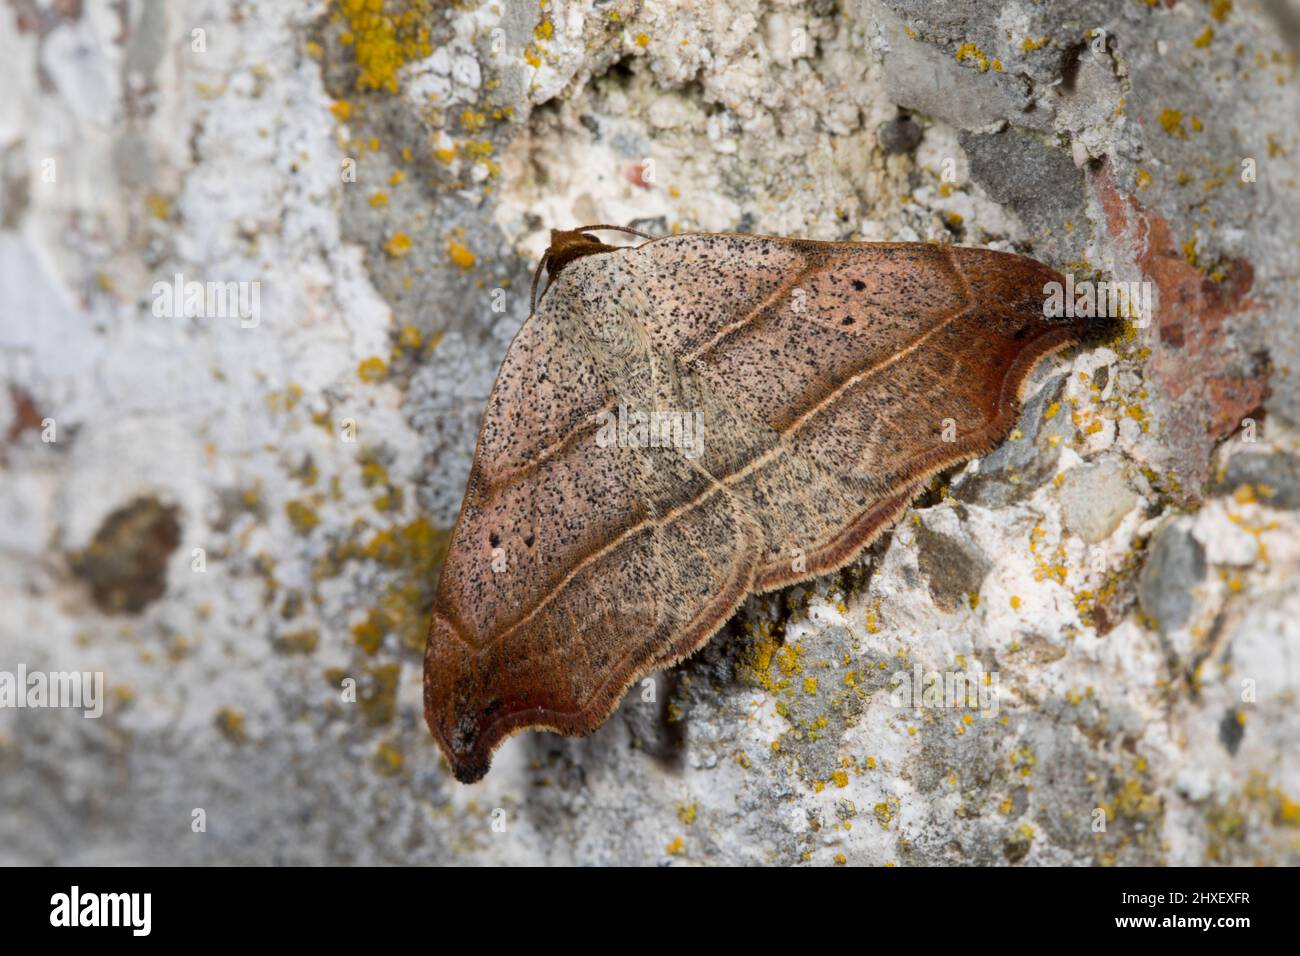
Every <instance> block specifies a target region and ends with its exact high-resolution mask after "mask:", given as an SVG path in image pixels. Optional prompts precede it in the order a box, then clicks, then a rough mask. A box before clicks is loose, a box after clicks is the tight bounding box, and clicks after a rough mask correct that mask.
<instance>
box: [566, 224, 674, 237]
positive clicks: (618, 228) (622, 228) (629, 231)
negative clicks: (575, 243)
mask: <svg viewBox="0 0 1300 956" xmlns="http://www.w3.org/2000/svg"><path fill="white" fill-rule="evenodd" d="M589 229H612V230H614V231H615V232H626V233H627V234H629V235H632V236H640V237H641V238H642V239H654V238H656V237H655V236H652V235H650V234H649V233H648V232H642V231H641V230H640V229H632V228H630V227H628V226H612V225H609V224H604V225H600V226H579V227H578V229H577V231H578V232H586V231H588V230H589Z"/></svg>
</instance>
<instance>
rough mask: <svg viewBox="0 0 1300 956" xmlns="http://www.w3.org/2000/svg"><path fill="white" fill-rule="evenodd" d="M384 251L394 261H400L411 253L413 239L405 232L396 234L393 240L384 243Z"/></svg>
mask: <svg viewBox="0 0 1300 956" xmlns="http://www.w3.org/2000/svg"><path fill="white" fill-rule="evenodd" d="M384 251H385V252H386V253H388V254H389V255H390V256H392V257H393V258H394V259H400V258H401V257H402V256H404V255H406V254H407V253H408V252H410V251H411V237H410V236H408V235H407V234H406V233H404V232H395V233H393V235H392V238H391V239H389V240H388V241H387V242H386V243H384Z"/></svg>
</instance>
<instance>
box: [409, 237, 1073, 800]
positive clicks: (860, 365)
mask: <svg viewBox="0 0 1300 956" xmlns="http://www.w3.org/2000/svg"><path fill="white" fill-rule="evenodd" d="M605 229H620V230H622V231H624V232H629V233H631V234H633V235H635V236H638V237H640V238H642V239H644V240H646V241H644V242H642V243H640V244H638V245H632V246H615V245H608V244H606V243H604V242H601V241H600V240H599V239H598V238H596V237H595V236H594V235H593V233H594V232H596V231H599V230H605ZM543 268H545V269H546V273H547V279H548V281H547V285H546V287H545V289H544V290H543V293H542V296H541V300H540V302H538V301H537V294H536V290H537V282H538V278H539V276H540V273H541V271H542V269H543ZM1063 281H1064V279H1063V277H1062V276H1061V275H1060V274H1059V273H1057V272H1055V271H1054V270H1052V269H1050V268H1048V267H1047V266H1045V265H1043V264H1041V263H1039V262H1036V261H1034V260H1032V259H1027V258H1024V257H1022V256H1017V255H1012V254H1009V253H1003V252H993V251H988V250H983V249H970V248H958V247H953V246H943V245H932V244H925V243H865V242H817V241H812V240H805V239H782V238H774V237H770V236H750V235H741V234H693V235H676V236H666V237H663V238H653V237H650V236H646V235H645V234H644V233H639V232H636V231H635V230H626V229H622V227H618V226H585V227H582V228H581V229H577V230H571V231H570V230H552V232H551V242H550V247H549V248H548V249H547V251H546V253H545V255H544V256H543V258H542V261H541V262H540V263H539V264H538V269H537V273H536V274H535V275H534V278H533V298H534V307H533V311H532V313H531V315H530V316H529V318H528V319H527V320H526V321H525V322H524V324H523V325H522V327H521V328H520V330H519V332H518V334H517V335H516V336H515V338H514V340H513V341H512V342H511V344H510V347H509V349H508V351H507V353H506V356H505V360H504V362H503V364H502V366H501V370H500V372H499V374H498V375H497V379H496V384H495V385H494V387H493V389H492V393H491V395H490V397H489V399H488V404H487V410H486V412H485V414H484V416H483V423H482V427H481V429H480V431H479V437H478V448H477V450H476V451H475V455H474V463H473V467H472V470H471V473H470V478H469V484H468V487H467V488H466V491H465V498H464V503H463V504H462V505H461V511H460V516H459V518H458V519H457V522H456V526H455V530H454V531H453V533H452V538H451V543H450V547H449V550H448V553H447V558H446V562H445V564H444V566H443V569H442V574H441V578H440V579H439V581H438V586H437V591H436V595H435V599H434V607H433V614H432V619H431V621H430V625H429V639H428V645H427V649H426V652H425V660H424V708H425V719H426V721H427V723H428V725H429V729H430V731H431V732H432V733H433V736H434V737H435V738H436V739H437V742H438V745H439V747H440V748H441V750H442V753H443V754H444V755H445V757H446V758H447V761H448V762H449V763H450V765H451V769H452V772H453V773H454V774H455V776H456V778H457V779H458V780H461V781H463V782H472V781H475V780H478V779H480V778H481V777H482V776H483V775H484V774H485V773H487V770H488V767H489V764H490V761H491V757H492V753H493V752H494V751H495V749H496V748H497V747H498V746H499V745H500V744H501V743H502V741H504V740H505V739H506V738H507V737H509V736H510V735H512V734H514V733H517V732H519V731H522V730H525V729H528V728H533V729H541V730H549V731H553V732H555V733H560V734H587V733H590V732H592V731H593V730H595V729H596V728H597V727H599V726H600V725H601V724H602V723H603V722H604V721H605V720H606V719H607V718H608V717H609V715H610V714H611V713H612V712H613V710H614V709H615V707H616V706H617V705H618V702H619V700H620V699H621V697H622V696H623V694H624V692H625V691H626V690H627V689H628V687H629V686H630V685H631V684H633V683H634V682H635V681H637V680H639V679H640V678H642V677H644V676H645V675H646V674H648V673H650V672H652V671H655V670H658V669H660V668H664V667H667V666H669V665H671V664H673V663H675V662H677V661H680V660H681V659H682V658H684V657H686V656H687V655H689V654H691V653H692V652H693V651H695V650H697V649H699V648H700V647H701V646H702V645H703V644H704V643H705V642H707V641H708V640H709V638H710V637H711V636H712V635H713V634H714V633H715V632H716V631H717V630H718V628H719V627H720V626H721V625H722V624H724V623H725V622H726V621H727V619H728V618H729V617H730V616H731V614H732V613H733V612H734V611H735V610H736V608H737V607H738V606H739V605H740V603H741V602H742V601H743V600H744V599H745V598H746V596H748V595H750V594H755V593H758V592H763V591H770V590H772V589H775V588H781V587H785V586H786V585H789V584H793V583H795V582H798V581H802V580H806V579H808V578H812V577H815V576H817V575H822V574H826V573H828V572H830V571H833V570H835V569H837V568H839V567H841V566H842V565H844V564H846V563H847V562H849V561H851V560H853V558H854V557H855V556H856V555H857V554H858V553H859V552H860V551H861V550H862V549H863V548H864V547H866V546H867V545H868V544H870V543H871V542H872V541H873V540H874V539H875V538H876V537H878V536H879V535H880V534H881V532H882V531H884V530H885V529H887V528H889V527H890V526H891V525H892V524H893V523H894V522H895V521H896V520H897V518H898V517H899V516H900V515H901V514H902V513H903V511H904V510H905V509H906V508H907V506H908V505H909V504H910V503H911V501H912V500H913V499H914V498H915V497H916V496H917V494H918V493H919V492H920V491H921V490H922V489H923V488H924V486H925V484H926V482H927V480H928V479H929V478H930V477H931V476H933V475H934V474H935V473H936V472H938V471H940V470H942V469H944V468H947V467H949V466H951V465H953V464H956V463H958V462H961V461H964V460H967V459H970V458H973V457H976V456H979V455H982V454H984V453H986V452H988V451H989V450H991V449H992V448H993V447H994V446H995V445H997V444H998V443H999V442H1000V441H1001V440H1002V439H1003V438H1005V437H1006V435H1007V433H1008V431H1010V429H1011V427H1012V425H1013V424H1014V422H1015V421H1016V418H1017V415H1018V413H1019V408H1020V398H1021V389H1022V388H1023V386H1024V383H1025V380H1026V378H1027V376H1028V375H1029V373H1030V371H1031V370H1032V369H1033V368H1034V366H1035V365H1036V364H1037V363H1038V362H1039V361H1040V360H1041V359H1042V358H1043V357H1044V356H1046V355H1048V354H1049V353H1051V352H1054V351H1056V350H1058V349H1061V348H1063V347H1065V346H1068V345H1071V344H1074V343H1077V342H1079V341H1080V340H1081V339H1082V338H1083V336H1084V334H1085V331H1086V328H1085V326H1086V325H1087V324H1088V320H1086V319H1068V320H1067V319H1061V318H1047V317H1045V315H1044V308H1043V303H1044V298H1045V289H1046V288H1048V287H1049V283H1053V282H1056V283H1061V282H1063Z"/></svg>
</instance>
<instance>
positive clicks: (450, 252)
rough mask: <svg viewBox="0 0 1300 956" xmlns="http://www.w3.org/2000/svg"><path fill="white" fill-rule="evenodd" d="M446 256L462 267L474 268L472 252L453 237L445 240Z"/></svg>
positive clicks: (466, 268)
mask: <svg viewBox="0 0 1300 956" xmlns="http://www.w3.org/2000/svg"><path fill="white" fill-rule="evenodd" d="M447 257H448V258H449V259H451V261H452V262H453V263H454V264H455V265H457V266H459V267H460V268H462V269H465V270H467V271H468V270H469V269H472V268H474V253H472V252H470V251H469V249H467V248H466V247H465V246H463V245H461V244H460V243H459V242H456V241H455V240H454V239H453V240H449V241H448V242H447Z"/></svg>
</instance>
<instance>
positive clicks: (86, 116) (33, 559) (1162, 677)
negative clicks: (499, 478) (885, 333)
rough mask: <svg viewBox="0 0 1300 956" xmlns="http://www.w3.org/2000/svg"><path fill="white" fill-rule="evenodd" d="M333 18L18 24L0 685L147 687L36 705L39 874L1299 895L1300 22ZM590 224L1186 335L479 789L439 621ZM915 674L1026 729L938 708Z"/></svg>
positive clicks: (77, 1)
mask: <svg viewBox="0 0 1300 956" xmlns="http://www.w3.org/2000/svg"><path fill="white" fill-rule="evenodd" d="M298 6H299V5H298V4H291V3H269V2H260V3H250V2H230V3H224V2H218V3H206V4H199V3H175V4H171V3H168V4H164V3H155V2H139V0H137V2H128V3H124V4H109V3H102V2H94V0H85V2H81V0H54V2H45V0H11V2H10V3H8V4H6V5H5V6H4V7H3V9H0V63H3V67H0V69H2V70H3V77H4V88H5V90H6V93H5V96H4V97H3V99H0V478H2V479H3V494H0V513H2V515H3V517H2V519H0V608H2V611H0V670H8V671H13V670H15V669H16V668H17V667H18V666H19V665H20V664H22V665H24V666H25V667H26V668H28V669H29V670H33V671H35V670H46V671H49V670H74V669H75V670H88V671H102V672H103V673H104V675H105V681H106V685H105V693H106V697H107V701H106V704H105V711H104V715H103V716H102V717H101V718H100V719H97V720H87V719H83V718H82V716H81V714H80V712H78V711H75V710H10V709H5V710H0V806H2V807H3V810H2V812H0V861H4V862H52V861H56V860H57V861H67V862H98V863H104V862H132V863H143V862H176V863H200V862H255V863H274V862H308V863H316V862H366V863H371V862H408V863H434V862H466V863H496V862H548V863H574V862H581V863H614V862H621V863H662V862H677V863H690V862H729V863H797V862H800V861H807V862H810V863H815V864H831V863H833V862H840V863H843V862H848V863H855V864H889V863H893V864H946V863H960V864H1004V863H1013V864H1021V865H1029V864H1047V863H1094V862H1096V863H1107V864H1109V863H1119V864H1128V863H1175V864H1179V863H1198V862H1207V861H1209V862H1220V863H1233V864H1249V863H1292V864H1294V863H1296V862H1300V802H1298V801H1300V708H1297V706H1296V705H1297V700H1296V695H1297V691H1300V592H1298V590H1297V587H1296V585H1297V581H1298V580H1300V513H1298V510H1297V509H1300V459H1298V458H1297V456H1298V455H1300V434H1298V433H1297V431H1296V430H1295V429H1296V422H1297V421H1300V352H1298V351H1297V350H1298V349H1300V335H1298V334H1297V331H1298V329H1297V325H1298V323H1297V296H1296V294H1297V275H1298V274H1300V270H1298V269H1297V258H1298V254H1300V244H1298V237H1300V233H1298V231H1297V228H1296V223H1295V216H1296V213H1297V209H1298V208H1300V207H1298V205H1297V181H1296V176H1297V160H1296V157H1297V155H1300V142H1297V138H1296V127H1295V122H1294V120H1295V117H1296V116H1297V115H1300V101H1298V97H1297V93H1296V85H1295V76H1294V74H1295V45H1294V44H1295V43H1296V40H1297V36H1296V30H1295V26H1294V24H1295V22H1296V19H1297V15H1296V8H1295V6H1294V4H1288V3H1284V2H1282V0H1276V2H1273V3H1257V2H1243V0H1211V2H1208V3H1207V2H1201V0H1160V2H1156V0H1148V2H1141V0H1085V2H1067V0H1045V2H1033V3H1031V2H1028V0H1008V2H983V0H979V2H977V0H948V2H920V0H841V2H838V3H837V2H831V0H818V2H813V3H807V4H799V3H786V2H778V0H730V2H727V3H725V4H722V3H719V4H711V3H708V4H706V3H692V2H685V0H661V2H636V0H597V2H595V3H593V2H592V0H584V2H561V0H549V2H548V0H543V2H542V3H541V4H540V5H539V4H538V3H535V2H531V0H530V2H500V3H490V2H484V3H474V2H460V3H456V4H454V5H451V6H444V5H442V4H435V3H429V2H419V0H408V2H403V0H386V2H384V3H382V4H381V3H379V2H378V0H340V2H337V3H330V4H328V5H326V4H318V5H316V6H315V7H314V8H312V9H309V10H306V11H301V10H298V9H297V8H298ZM376 9H382V11H383V12H382V14H378V13H376V12H375V10H376ZM587 222H622V223H632V224H637V225H639V226H641V227H642V228H647V229H650V230H653V231H656V232H666V231H669V230H717V231H721V230H732V229H735V230H743V231H749V232H755V233H767V234H776V235H791V236H795V235H798V236H807V237H810V238H818V239H863V240H885V239H890V240H937V241H942V242H957V243H963V244H973V245H984V246H989V247H992V248H998V249H1009V250H1015V251H1019V252H1023V253H1026V254H1029V255H1033V256H1035V257H1037V258H1039V259H1042V260H1043V261H1045V262H1047V263H1049V264H1051V265H1052V266H1054V267H1056V268H1059V269H1062V270H1064V271H1072V272H1073V273H1074V274H1075V276H1076V277H1077V278H1078V279H1080V280H1084V279H1101V280H1108V281H1125V282H1129V281H1145V282H1149V283H1150V288H1151V289H1152V290H1153V298H1154V318H1153V320H1152V321H1150V322H1143V321H1142V320H1141V319H1140V318H1137V319H1135V320H1131V321H1129V322H1128V323H1127V326H1126V330H1125V333H1124V335H1122V336H1121V337H1119V338H1118V339H1116V340H1114V341H1112V342H1109V343H1107V344H1106V345H1105V346H1104V347H1096V348H1090V349H1082V350H1078V351H1076V352H1071V353H1066V354H1063V355H1060V356H1057V357H1055V358H1054V359H1053V360H1052V361H1051V362H1050V363H1048V364H1047V365H1046V366H1045V367H1044V368H1043V369H1041V370H1040V373H1039V374H1038V376H1037V378H1036V386H1035V388H1036V390H1035V392H1034V394H1033V397H1032V398H1031V399H1030V400H1029V401H1028V403H1027V407H1026V410H1025V413H1024V416H1023V420H1022V422H1021V423H1020V426H1019V427H1018V429H1017V430H1016V431H1015V432H1014V433H1013V435H1012V437H1011V440H1009V441H1008V442H1007V443H1006V444H1005V445H1004V446H1003V447H1002V448H1000V449H999V450H997V451H996V452H995V453H993V454H991V455H990V456H988V457H987V458H986V459H984V460H983V461H982V462H979V463H976V464H973V465H971V466H969V467H967V468H964V469H958V470H957V471H956V472H954V473H952V474H949V475H946V476H943V477H942V479H941V480H940V481H939V482H937V483H936V485H935V487H934V488H933V489H932V490H931V491H930V492H929V493H928V494H927V495H926V496H925V497H924V498H923V499H922V500H921V501H920V502H918V503H917V505H916V507H915V508H914V509H913V510H912V511H910V512H909V513H908V515H907V516H906V517H905V518H904V519H903V521H902V523H901V524H900V526H899V528H898V529H897V531H896V532H895V533H893V534H892V535H890V536H887V537H886V538H885V539H884V540H883V541H881V542H880V543H878V544H877V545H876V546H874V547H873V548H872V549H870V552H869V553H868V554H866V555H864V556H863V558H862V560H861V561H860V562H859V563H858V564H857V565H856V566H855V567H854V568H852V569H851V570H850V571H848V572H846V573H845V574H843V575H836V576H835V577H834V578H832V579H826V580H821V581H817V582H815V583H812V584H810V585H809V586H807V587H797V588H794V589H791V590H790V591H788V592H785V593H782V594H778V595H774V596H769V597H767V598H764V599H761V600H754V601H752V602H751V603H750V604H749V605H748V606H747V607H746V608H745V609H744V610H743V611H742V612H741V613H740V614H739V615H738V617H737V618H736V620H735V621H734V622H733V623H732V625H730V626H729V627H728V628H727V629H725V630H724V631H723V632H722V633H721V634H720V635H719V636H718V637H717V638H715V639H714V641H713V642H712V643H711V644H710V645H709V647H707V648H706V649H705V651H704V652H702V653H701V654H700V655H698V656H697V657H696V658H695V659H693V660H691V661H689V662H687V663H686V664H684V665H682V666H680V667H677V668H675V669H674V670H672V671H671V672H669V673H666V674H663V675H660V677H659V679H658V680H657V682H656V684H655V685H654V690H655V694H654V700H653V701H652V702H651V701H645V700H643V699H642V697H643V692H642V690H641V689H639V688H638V689H635V690H634V691H633V693H632V694H631V695H630V697H629V699H628V700H627V701H626V702H625V704H624V705H623V708H622V709H621V711H620V712H619V713H618V714H616V715H615V717H614V718H613V719H611V720H610V721H609V723H607V724H606V725H605V726H604V727H603V728H602V729H601V731H599V732H598V733H597V734H596V735H594V736H593V737H590V738H586V739H581V740H565V739H559V738H555V737H552V736H549V735H536V734H528V735H524V736H522V737H518V738H516V739H514V740H512V741H511V742H510V743H508V744H507V745H506V747H505V748H504V749H503V750H502V751H501V752H500V753H499V754H498V757H497V760H496V764H495V766H494V769H493V771H492V773H491V774H490V775H489V777H488V778H487V779H486V780H485V781H484V782H482V783H480V784H477V785H475V786H472V787H463V786H460V785H458V784H456V783H455V782H454V781H452V780H451V779H450V777H449V775H448V774H447V773H446V772H445V769H444V768H443V767H442V766H441V765H440V759H439V757H438V754H437V752H436V749H435V748H434V746H433V743H432V741H431V739H430V738H429V736H428V734H427V732H426V730H425V728H424V725H423V720H422V717H421V713H420V660H421V646H422V642H423V637H424V628H425V623H426V615H427V611H428V606H429V602H430V598H431V594H432V589H433V586H434V583H435V580H436V575H437V568H438V566H439V562H440V560H441V555H442V550H443V548H444V547H445V541H446V536H447V529H448V528H449V527H450V526H451V523H452V522H453V521H454V519H455V516H456V511H457V508H458V506H459V502H460V496H461V492H462V489H463V486H464V481H465V478H466V475H467V473H468V468H469V462H470V456H471V453H472V450H473V444H474V439H475V434H476V430H477V425H478V420H479V417H480V415H481V412H482V407H483V403H484V400H485V397H486V395H487V392H488V390H489V388H490V386H491V383H492V379H493V376H494V373H495V369H496V367H497V365H498V364H499V362H500V360H501V357H502V355H503V353H504V350H505V348H506V345H507V344H508V342H509V340H510V338H511V336H512V335H513V333H514V331H515V330H516V329H517V328H518V327H519V324H520V323H521V322H522V321H523V319H524V318H525V316H526V315H527V311H528V303H527V286H528V279H529V273H530V270H531V267H532V265H533V263H534V262H535V260H536V257H537V255H538V254H539V253H540V251H541V250H542V249H543V247H544V246H545V244H546V236H547V230H548V229H549V228H551V227H552V226H558V227H568V226H573V225H577V224H581V223H587ZM178 275H179V276H181V277H183V278H182V279H181V280H180V281H182V282H186V281H197V282H203V283H218V282H219V283H225V282H235V283H246V285H244V286H242V287H235V288H236V289H240V288H242V289H243V291H244V292H245V294H246V296H248V298H246V299H245V302H244V304H245V305H246V306H248V308H246V309H245V311H244V312H243V313H240V312H239V311H237V310H232V309H230V308H226V309H221V308H219V307H216V308H213V309H206V308H205V314H203V315H199V316H195V315H190V316H186V315H184V314H183V313H179V314H178V313H177V312H176V310H174V309H173V310H170V311H169V310H168V308H167V307H166V303H165V297H164V296H163V295H162V294H161V292H160V291H159V290H158V289H156V288H155V284H156V283H172V282H174V281H176V277H177V276H178ZM252 283H257V285H256V286H254V285H251V284H252ZM254 291H255V292H256V295H257V296H258V298H257V299H256V300H255V301H254V300H253V299H252V298H251V296H252V295H253V293H254ZM160 303H162V304H161V305H160ZM254 305H256V308H255V309H254V308H252V306H254ZM915 668H919V669H920V672H921V673H925V672H929V671H937V672H944V673H952V672H957V671H960V672H963V673H965V672H974V673H979V674H984V673H987V674H988V675H989V678H988V679H989V681H990V684H989V685H986V686H992V683H993V681H994V680H996V690H997V692H998V693H997V696H996V712H989V713H987V714H981V713H980V712H978V711H972V710H970V709H966V708H960V707H959V708H953V707H947V708H935V707H928V706H927V707H920V708H916V707H912V706H899V705H898V702H897V701H895V700H894V699H893V698H894V697H895V694H894V687H895V685H897V684H898V682H899V677H898V675H899V674H904V675H909V676H910V675H912V674H914V673H916V670H915ZM348 681H352V682H355V688H356V699H355V700H348V699H345V694H344V690H343V688H344V687H345V686H348V685H347V683H346V682H348ZM196 809H202V810H203V811H204V814H203V819H204V820H205V823H206V829H205V830H204V831H203V832H194V827H193V825H192V824H193V820H194V819H195V810H196ZM496 811H503V812H496ZM494 820H496V821H498V822H500V821H504V827H497V828H494V827H493V825H492V824H493V821H494Z"/></svg>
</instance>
